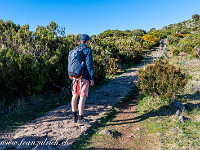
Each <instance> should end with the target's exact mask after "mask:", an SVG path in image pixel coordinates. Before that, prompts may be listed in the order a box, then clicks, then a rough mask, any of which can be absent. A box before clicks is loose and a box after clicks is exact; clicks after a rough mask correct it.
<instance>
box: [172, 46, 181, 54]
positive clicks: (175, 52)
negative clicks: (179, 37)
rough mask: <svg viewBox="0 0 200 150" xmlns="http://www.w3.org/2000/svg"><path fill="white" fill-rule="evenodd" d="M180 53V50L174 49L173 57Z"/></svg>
mask: <svg viewBox="0 0 200 150" xmlns="http://www.w3.org/2000/svg"><path fill="white" fill-rule="evenodd" d="M179 53H180V52H179V50H178V49H177V48H174V49H173V50H172V55H173V56H177V55H178V54H179Z"/></svg>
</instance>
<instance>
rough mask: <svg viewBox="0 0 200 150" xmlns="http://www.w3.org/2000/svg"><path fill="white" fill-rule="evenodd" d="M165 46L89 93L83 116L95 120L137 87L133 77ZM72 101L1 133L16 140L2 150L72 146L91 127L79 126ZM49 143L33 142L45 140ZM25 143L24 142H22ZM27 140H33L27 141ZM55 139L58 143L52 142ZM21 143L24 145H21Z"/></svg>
mask: <svg viewBox="0 0 200 150" xmlns="http://www.w3.org/2000/svg"><path fill="white" fill-rule="evenodd" d="M165 47H166V39H165V40H164V47H163V48H161V47H154V48H153V49H152V53H151V55H150V56H148V57H147V58H145V59H144V60H143V61H142V62H141V63H140V64H139V65H138V66H137V67H135V68H132V69H131V70H129V71H128V72H126V73H124V74H122V75H121V76H120V77H118V78H115V79H114V80H112V81H111V82H110V83H108V84H105V85H103V86H102V87H101V88H100V89H98V90H95V91H94V92H92V93H90V94H89V96H88V98H87V100H86V106H85V111H84V113H85V114H84V116H85V118H86V119H88V120H89V121H90V122H91V127H92V126H93V125H94V124H95V122H96V121H97V120H98V119H100V118H101V117H102V116H103V115H104V114H105V113H107V112H108V111H109V110H110V109H111V108H112V106H113V105H115V104H116V103H117V102H118V101H120V100H121V99H123V98H124V97H125V96H126V94H127V93H128V92H129V91H130V90H131V89H133V88H134V86H135V84H134V82H133V81H134V80H137V76H136V72H137V69H138V68H139V67H142V66H144V65H145V64H150V63H152V62H153V61H154V60H155V59H157V58H158V59H159V58H160V57H161V56H162V54H163V51H164V49H165ZM71 118H72V113H71V104H70V103H69V104H68V105H63V106H60V107H58V108H57V109H55V110H52V111H50V112H48V113H47V114H46V115H45V116H43V117H40V118H37V119H35V120H34V121H32V122H30V123H27V124H25V125H23V126H20V127H18V128H17V129H16V130H15V131H14V132H12V133H7V134H5V135H1V136H0V142H2V141H15V143H11V144H9V145H7V146H6V145H5V144H4V145H3V144H0V150H4V149H35V150H61V149H69V146H70V145H71V144H72V143H73V142H74V141H75V140H76V139H77V138H79V137H80V136H81V135H82V134H84V133H85V131H86V130H88V128H90V127H84V126H78V125H76V124H74V123H72V121H71ZM45 141H46V143H48V142H49V144H48V145H42V144H38V146H37V147H36V148H34V147H35V145H34V143H39V142H45ZM23 142H24V143H23ZM25 142H32V144H27V143H25ZM50 142H52V143H50ZM53 142H58V143H56V144H55V145H53ZM20 143H21V145H20Z"/></svg>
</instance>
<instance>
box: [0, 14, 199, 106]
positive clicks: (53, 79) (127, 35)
mask: <svg viewBox="0 0 200 150" xmlns="http://www.w3.org/2000/svg"><path fill="white" fill-rule="evenodd" d="M199 18H200V17H199V15H197V14H194V15H193V16H192V19H191V20H188V21H184V22H182V23H178V24H171V25H169V26H166V27H163V28H162V29H159V30H156V29H155V28H152V29H150V31H148V32H146V31H145V30H142V29H136V30H133V31H131V30H125V31H120V30H106V31H104V32H102V33H100V34H99V35H97V36H96V35H93V36H91V37H92V40H91V42H90V45H89V47H90V48H91V49H92V50H93V57H94V68H95V75H94V76H95V84H96V85H97V84H100V83H101V82H102V81H103V80H104V78H105V76H106V74H110V75H113V74H115V73H116V72H117V71H118V69H119V68H120V66H121V65H122V64H124V63H130V62H140V61H141V60H142V59H143V51H144V50H146V49H151V48H152V47H153V46H155V45H157V44H158V43H159V41H160V39H161V38H166V37H167V39H168V45H169V46H171V47H172V53H173V54H174V55H178V54H179V53H180V52H186V53H189V54H191V56H192V57H200V49H199V48H200V46H199V45H200V40H199V39H200V38H199V37H200V33H199V28H200V20H199ZM177 31H178V32H179V31H181V34H179V33H177ZM79 39H80V34H78V35H73V34H70V35H65V31H64V28H62V27H60V26H58V25H57V24H56V23H55V22H51V23H50V24H49V25H47V26H38V27H37V28H36V31H30V30H29V25H28V24H26V25H23V26H20V25H16V24H15V23H13V22H12V21H3V20H0V89H1V90H0V101H4V102H6V103H7V102H8V103H9V102H10V101H13V100H16V99H17V98H19V97H24V98H25V97H27V96H29V95H33V94H37V93H44V92H49V91H55V92H60V91H61V90H65V91H69V89H70V80H69V79H68V76H67V62H68V60H67V57H68V53H69V51H70V50H72V49H73V48H75V47H76V46H78V45H79V44H80V41H79ZM68 93H70V92H68Z"/></svg>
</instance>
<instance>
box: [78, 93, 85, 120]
mask: <svg viewBox="0 0 200 150" xmlns="http://www.w3.org/2000/svg"><path fill="white" fill-rule="evenodd" d="M85 100H86V97H83V96H80V100H79V103H78V111H79V115H80V116H82V115H83V114H84V107H85Z"/></svg>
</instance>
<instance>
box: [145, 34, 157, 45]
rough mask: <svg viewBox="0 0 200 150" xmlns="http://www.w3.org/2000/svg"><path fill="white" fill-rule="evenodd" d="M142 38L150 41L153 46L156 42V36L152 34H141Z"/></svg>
mask: <svg viewBox="0 0 200 150" xmlns="http://www.w3.org/2000/svg"><path fill="white" fill-rule="evenodd" d="M142 39H144V40H145V41H148V42H150V43H151V44H152V45H153V46H154V45H156V44H157V43H158V38H157V37H156V36H153V35H144V36H142Z"/></svg>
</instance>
